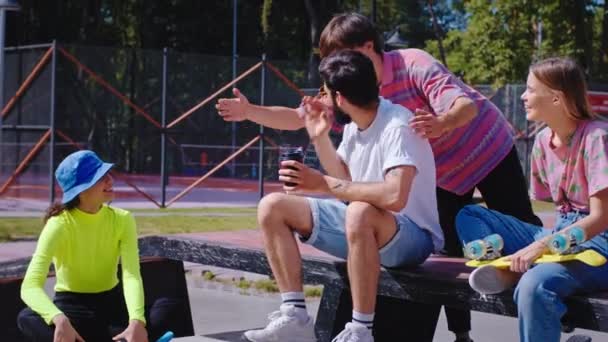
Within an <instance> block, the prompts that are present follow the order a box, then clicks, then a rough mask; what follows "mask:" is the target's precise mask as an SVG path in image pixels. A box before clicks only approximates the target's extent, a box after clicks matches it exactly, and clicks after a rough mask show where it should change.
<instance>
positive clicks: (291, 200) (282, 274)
mask: <svg viewBox="0 0 608 342" xmlns="http://www.w3.org/2000/svg"><path fill="white" fill-rule="evenodd" d="M258 224H259V226H260V228H261V229H262V232H263V233H264V245H265V249H266V256H267V257H268V262H269V263H270V267H271V268H272V273H273V274H274V277H275V279H276V280H277V284H278V285H279V289H280V290H281V298H282V299H283V305H281V308H280V311H279V315H276V314H273V315H271V322H270V323H269V324H268V325H267V326H266V327H265V328H264V329H257V330H249V331H246V332H245V333H244V336H245V339H246V340H248V341H252V342H269V341H273V342H274V341H294V342H315V341H316V338H315V332H314V325H313V320H312V319H311V318H310V317H309V315H308V312H307V311H306V302H305V299H304V292H303V286H302V259H301V255H300V250H299V249H298V244H297V242H296V237H295V236H294V232H297V233H299V234H301V235H303V236H309V235H310V233H311V232H312V225H313V223H312V214H311V210H310V204H309V202H308V200H307V199H306V198H303V197H298V196H293V195H286V194H282V193H273V194H270V195H268V196H266V197H264V198H263V199H262V200H261V201H260V204H259V205H258Z"/></svg>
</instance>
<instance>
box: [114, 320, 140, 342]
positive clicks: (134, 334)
mask: <svg viewBox="0 0 608 342" xmlns="http://www.w3.org/2000/svg"><path fill="white" fill-rule="evenodd" d="M121 338H122V339H124V340H126V341H127V342H148V332H147V331H146V327H145V325H144V322H142V321H140V320H137V319H134V320H131V321H130V322H129V326H128V327H127V329H125V331H123V332H122V333H120V334H118V335H116V336H114V337H113V338H112V339H113V340H114V341H118V340H120V339H121Z"/></svg>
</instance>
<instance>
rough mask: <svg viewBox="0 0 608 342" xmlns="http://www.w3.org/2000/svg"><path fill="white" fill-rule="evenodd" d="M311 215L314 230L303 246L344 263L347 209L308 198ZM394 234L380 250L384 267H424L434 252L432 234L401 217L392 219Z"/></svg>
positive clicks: (339, 205)
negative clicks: (339, 259) (313, 248)
mask: <svg viewBox="0 0 608 342" xmlns="http://www.w3.org/2000/svg"><path fill="white" fill-rule="evenodd" d="M307 199H308V203H310V210H311V212H312V219H313V228H312V233H311V234H310V236H309V237H308V238H306V237H300V239H301V240H302V242H304V243H306V244H309V245H312V246H313V247H315V248H317V249H319V250H322V251H324V252H325V253H328V254H331V255H333V256H336V257H339V258H342V259H346V258H347V256H348V242H347V239H346V228H345V226H344V222H345V215H346V208H347V205H346V204H344V203H343V202H340V201H338V200H335V199H319V198H307ZM394 216H395V221H396V222H397V233H396V234H395V235H394V236H393V238H392V239H391V240H390V241H389V242H388V243H387V244H386V245H384V246H383V247H382V248H380V251H379V252H380V263H381V264H382V266H384V267H403V266H414V265H419V264H421V263H423V262H424V261H425V260H426V258H428V256H429V255H430V254H431V253H432V252H433V249H434V246H433V239H432V237H431V233H430V232H429V231H427V230H425V229H422V228H420V227H419V226H418V225H417V224H416V223H414V222H413V221H412V220H410V219H409V218H407V217H405V216H403V215H394Z"/></svg>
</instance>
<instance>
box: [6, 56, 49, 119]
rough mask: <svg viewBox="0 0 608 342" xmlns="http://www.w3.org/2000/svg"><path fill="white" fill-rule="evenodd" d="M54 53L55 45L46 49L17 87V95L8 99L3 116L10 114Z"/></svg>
mask: <svg viewBox="0 0 608 342" xmlns="http://www.w3.org/2000/svg"><path fill="white" fill-rule="evenodd" d="M52 55H53V47H50V48H49V49H48V50H47V51H46V53H45V54H44V55H43V56H42V58H40V61H39V62H38V63H37V64H36V66H34V68H33V69H32V71H31V72H30V74H29V75H28V76H27V78H26V79H25V81H23V84H21V86H20V87H19V89H17V92H16V93H15V95H13V97H11V99H10V100H8V102H7V103H6V105H5V106H4V108H3V109H2V114H1V115H2V117H3V118H4V117H5V116H6V115H8V113H9V112H10V111H11V109H13V106H14V105H15V104H16V103H17V100H18V99H19V98H21V96H23V94H25V91H26V90H27V88H29V86H30V85H31V84H32V82H34V80H35V79H36V77H37V76H38V74H40V71H41V70H42V67H43V66H44V65H45V64H46V63H47V62H48V61H49V59H50V58H51V56H52Z"/></svg>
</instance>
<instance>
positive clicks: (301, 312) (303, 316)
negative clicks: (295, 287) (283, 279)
mask: <svg viewBox="0 0 608 342" xmlns="http://www.w3.org/2000/svg"><path fill="white" fill-rule="evenodd" d="M281 299H282V300H283V305H291V306H293V307H294V309H295V314H296V317H297V318H298V320H300V322H306V321H308V311H306V301H305V300H304V292H283V293H281Z"/></svg>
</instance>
